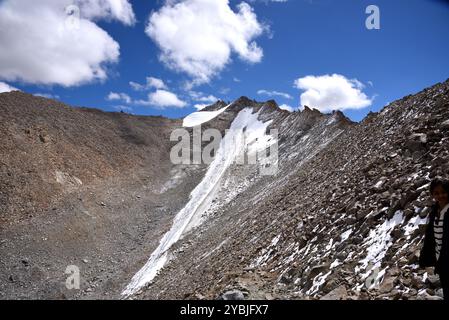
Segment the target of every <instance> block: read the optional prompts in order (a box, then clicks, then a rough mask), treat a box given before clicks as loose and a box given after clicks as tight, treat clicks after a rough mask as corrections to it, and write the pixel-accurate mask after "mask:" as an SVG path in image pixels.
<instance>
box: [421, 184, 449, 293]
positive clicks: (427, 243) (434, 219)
mask: <svg viewBox="0 0 449 320" xmlns="http://www.w3.org/2000/svg"><path fill="white" fill-rule="evenodd" d="M430 193H431V195H432V197H433V198H434V200H435V202H436V203H435V204H434V205H433V206H432V210H431V212H430V215H429V223H428V225H427V229H426V234H425V236H424V245H423V248H422V250H421V254H420V257H419V265H420V267H421V268H426V267H435V273H436V274H438V275H439V276H440V281H441V285H442V287H443V294H444V300H445V301H449V247H448V246H449V243H448V241H449V238H448V237H449V213H446V211H449V182H448V181H445V180H440V179H435V180H433V181H432V182H431V183H430Z"/></svg>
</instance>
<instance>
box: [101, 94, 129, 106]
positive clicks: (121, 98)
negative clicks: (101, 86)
mask: <svg viewBox="0 0 449 320" xmlns="http://www.w3.org/2000/svg"><path fill="white" fill-rule="evenodd" d="M106 100H108V101H123V102H125V103H128V104H129V103H131V102H132V99H131V97H130V96H129V95H127V94H126V93H117V92H110V93H109V95H108V96H107V97H106Z"/></svg>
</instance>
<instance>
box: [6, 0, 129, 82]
mask: <svg viewBox="0 0 449 320" xmlns="http://www.w3.org/2000/svg"><path fill="white" fill-rule="evenodd" d="M100 19H103V20H118V21H120V22H122V23H124V24H125V25H131V24H133V23H134V21H135V18H134V13H133V11H132V7H131V4H130V3H129V1H128V0H75V1H74V0H41V1H39V3H38V4H37V3H30V1H28V0H3V1H2V2H0V43H1V45H2V50H0V79H3V80H6V81H23V82H26V83H32V84H44V85H54V84H56V85H62V86H66V87H69V86H76V85H81V84H84V83H88V82H92V81H95V80H105V79H106V78H107V67H108V65H109V64H111V63H116V62H118V59H119V55H120V50H119V49H120V46H119V44H118V43H117V42H116V41H115V40H114V39H112V37H111V36H110V35H109V34H108V33H107V32H106V31H105V30H103V29H101V28H100V27H99V26H98V25H97V24H96V23H95V22H94V21H96V20H100Z"/></svg>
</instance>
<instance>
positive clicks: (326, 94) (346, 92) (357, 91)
mask: <svg viewBox="0 0 449 320" xmlns="http://www.w3.org/2000/svg"><path fill="white" fill-rule="evenodd" d="M295 87H296V88H298V89H301V90H304V93H302V94H301V105H302V106H305V105H307V106H309V107H312V108H316V109H318V110H320V111H321V112H328V111H332V110H336V109H338V110H345V109H362V108H365V107H367V106H370V105H371V104H372V102H373V99H372V98H368V96H367V95H366V94H365V93H364V92H363V91H362V90H363V88H364V85H363V84H362V83H361V82H360V81H358V80H357V79H347V78H346V77H345V76H342V75H339V74H333V75H323V76H307V77H304V78H300V79H297V80H296V81H295Z"/></svg>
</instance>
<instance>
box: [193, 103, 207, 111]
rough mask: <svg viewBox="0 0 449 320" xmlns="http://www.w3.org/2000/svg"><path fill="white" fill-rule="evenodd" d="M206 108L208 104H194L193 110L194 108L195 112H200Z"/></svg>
mask: <svg viewBox="0 0 449 320" xmlns="http://www.w3.org/2000/svg"><path fill="white" fill-rule="evenodd" d="M207 106H208V104H196V105H195V108H196V110H198V111H201V110H203V109H204V108H206V107H207Z"/></svg>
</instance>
